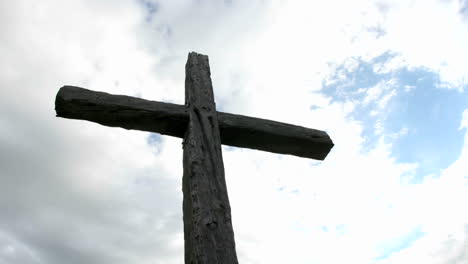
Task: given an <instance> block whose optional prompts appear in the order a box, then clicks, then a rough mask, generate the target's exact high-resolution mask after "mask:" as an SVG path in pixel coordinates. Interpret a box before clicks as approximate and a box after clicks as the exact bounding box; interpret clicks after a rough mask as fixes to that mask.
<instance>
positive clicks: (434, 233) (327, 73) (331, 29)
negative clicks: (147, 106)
mask: <svg viewBox="0 0 468 264" xmlns="http://www.w3.org/2000/svg"><path fill="white" fill-rule="evenodd" d="M0 29H1V30H0V54H2V59H1V60H0V67H1V71H0V101H1V103H0V212H1V213H0V264H59V263H70V264H81V263H88V264H102V263H115V264H130V263H141V264H160V263H164V264H172V263H183V252H184V249H183V223H182V185H181V183H182V145H181V139H179V138H173V137H168V136H160V135H157V134H150V133H147V132H141V131H130V130H125V129H120V128H110V127H105V126H101V125H98V124H95V123H92V122H87V121H81V120H69V119H63V118H57V117H55V110H54V100H55V95H56V93H57V91H58V89H59V88H60V87H61V86H63V85H74V86H80V87H83V88H87V89H91V90H96V91H104V92H107V93H112V94H125V95H130V96H136V97H141V98H145V99H148V100H155V101H163V102H170V103H177V104H183V103H184V94H185V92H184V78H185V72H184V65H185V62H186V59H187V55H188V53H189V52H191V51H195V52H198V53H202V54H206V55H208V56H209V60H210V66H211V73H212V80H213V87H214V93H215V101H216V105H217V109H218V110H219V111H223V112H229V113H235V114H243V115H249V116H254V117H260V118H265V119H272V120H276V121H281V122H286V123H291V124H296V125H300V126H305V127H309V128H314V129H320V130H324V131H327V133H328V134H329V135H330V137H331V138H332V140H333V142H334V143H335V146H334V148H333V149H332V150H331V152H330V154H329V155H328V157H327V158H326V159H325V160H324V161H316V160H310V159H305V158H300V157H294V156H289V155H279V154H274V153H267V152H261V151H255V150H249V149H240V148H233V147H223V158H224V166H225V174H226V181H227V186H228V192H229V199H230V202H231V207H232V221H233V227H234V232H235V239H236V249H237V254H238V259H239V263H244V264H257V263H298V264H300V263H304V264H335V263H363V264H395V263H399V264H401V263H425V264H467V263H468V211H467V210H466V204H467V202H468V94H467V89H468V84H467V83H468V70H467V69H468V49H467V48H466V47H468V1H466V0H355V1H339V0H328V1H293V0H291V1H281V0H271V1H268V0H225V1H220V0H218V1H215V0H164V1H156V0H112V1H111V0H70V1H59V0H43V1H26V0H16V1H1V2H0ZM464 208H465V209H464Z"/></svg>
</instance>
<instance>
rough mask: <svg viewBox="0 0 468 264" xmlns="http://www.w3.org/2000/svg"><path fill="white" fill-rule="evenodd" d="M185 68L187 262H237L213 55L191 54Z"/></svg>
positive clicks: (222, 263)
mask: <svg viewBox="0 0 468 264" xmlns="http://www.w3.org/2000/svg"><path fill="white" fill-rule="evenodd" d="M185 71H186V79H185V101H186V102H185V104H186V105H187V108H188V112H189V116H190V118H189V123H188V126H187V130H186V133H185V136H184V143H183V147H184V159H183V163H184V175H183V179H182V191H183V193H184V203H183V210H184V238H185V263H193V264H235V263H238V262H237V256H236V247H235V243H234V232H233V229H232V223H231V207H230V205H229V199H228V193H227V188H226V181H225V178H224V165H223V156H222V152H221V137H220V134H219V128H218V118H217V113H216V106H215V102H214V96H213V88H212V84H211V77H210V68H209V64H208V56H205V55H200V54H196V53H193V52H192V53H190V54H189V58H188V60H187V64H186V66H185Z"/></svg>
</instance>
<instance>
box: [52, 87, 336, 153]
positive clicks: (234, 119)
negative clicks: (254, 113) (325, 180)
mask: <svg viewBox="0 0 468 264" xmlns="http://www.w3.org/2000/svg"><path fill="white" fill-rule="evenodd" d="M55 110H56V112H57V116H58V117H64V118H70V119H81V120H88V121H92V122H95V123H99V124H101V125H105V126H111V127H121V128H125V129H133V130H142V131H148V132H154V133H159V134H163V135H169V136H174V137H179V138H183V137H184V133H185V130H186V126H187V123H188V121H189V114H188V110H187V106H185V105H178V104H171V103H162V102H156V101H149V100H144V99H140V98H136V97H130V96H125V95H112V94H108V93H104V92H96V91H91V90H88V89H84V88H80V87H75V86H64V87H62V88H60V90H59V92H58V93H57V97H56V99H55ZM217 116H218V122H219V130H220V133H221V143H222V144H224V145H229V146H234V147H241V148H250V149H258V150H263V151H268V152H274V153H280V154H290V155H295V156H299V157H304V158H312V159H317V160H323V159H325V157H326V156H327V155H328V153H329V152H330V150H331V148H332V147H333V142H332V140H331V139H330V137H329V136H328V134H327V133H326V132H324V131H320V130H316V129H310V128H305V127H301V126H295V125H290V124H285V123H281V122H276V121H271V120H266V119H261V118H254V117H248V116H243V115H235V114H229V113H223V112H217Z"/></svg>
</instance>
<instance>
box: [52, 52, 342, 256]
mask: <svg viewBox="0 0 468 264" xmlns="http://www.w3.org/2000/svg"><path fill="white" fill-rule="evenodd" d="M185 72H186V77H185V105H177V104H170V103H161V102H155V101H148V100H144V99H140V98H135V97H129V96H124V95H111V94H107V93H103V92H95V91H90V90H87V89H83V88H79V87H74V86H64V87H62V88H60V90H59V92H58V93H57V97H56V100H55V110H56V112H57V116H58V117H64V118H72V119H82V120H88V121H92V122H96V123H99V124H101V125H105V126H111V127H122V128H125V129H136V130H143V131H149V132H155V133H159V134H163V135H170V136H175V137H180V138H183V139H184V141H183V143H182V144H183V149H184V154H183V166H184V170H183V180H182V191H183V195H184V198H183V218H184V240H185V263H187V264H195V263H196V264H215V263H216V264H232V263H238V262H237V256H236V249H235V243H234V232H233V229H232V223H231V208H230V205H229V199H228V193H227V189H226V181H225V178H224V166H223V158H222V153H221V144H225V145H230V146H235V147H244V148H251V149H258V150H264V151H270V152H275V153H282V154H290V155H296V156H300V157H306V158H312V159H318V160H323V159H325V157H326V156H327V154H328V153H329V152H330V150H331V148H332V147H333V142H332V141H331V139H330V137H329V136H328V134H327V133H326V132H324V131H320V130H315V129H309V128H305V127H300V126H295V125H290V124H285V123H280V122H275V121H270V120H265V119H260V118H254V117H247V116H242V115H234V114H228V113H222V112H217V111H216V106H215V102H214V96H213V88H212V84H211V77H210V76H211V74H210V68H209V63H208V56H206V55H201V54H197V53H195V52H191V53H189V56H188V60H187V64H186V65H185Z"/></svg>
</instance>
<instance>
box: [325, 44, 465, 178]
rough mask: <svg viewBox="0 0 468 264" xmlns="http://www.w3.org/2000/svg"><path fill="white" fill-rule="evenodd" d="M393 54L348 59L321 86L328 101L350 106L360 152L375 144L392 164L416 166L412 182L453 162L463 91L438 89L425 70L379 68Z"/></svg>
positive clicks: (437, 82)
mask: <svg viewBox="0 0 468 264" xmlns="http://www.w3.org/2000/svg"><path fill="white" fill-rule="evenodd" d="M396 56H397V55H396V54H392V53H384V54H383V55H381V56H379V57H377V58H375V59H373V60H371V61H370V62H366V61H363V60H361V59H360V58H352V59H350V60H351V62H347V63H345V64H343V65H339V66H337V67H336V70H335V74H334V75H333V76H331V78H330V79H329V80H327V81H324V82H323V88H324V89H323V92H324V93H325V94H326V95H327V96H329V97H330V98H331V99H332V102H353V103H354V104H355V105H356V108H355V110H354V111H353V112H352V113H350V114H349V116H348V118H349V119H351V120H355V121H358V122H359V123H361V124H362V125H363V134H362V136H363V137H364V139H365V144H364V150H363V151H368V150H371V149H373V148H374V147H375V146H376V144H377V143H378V142H379V140H381V139H383V140H384V142H386V143H390V144H392V156H393V157H394V158H396V160H397V161H398V162H402V163H418V164H419V167H418V169H417V170H416V172H415V175H414V177H413V180H412V181H413V182H414V183H418V182H420V181H421V180H422V179H423V177H425V176H427V175H431V174H432V175H437V174H439V172H440V171H441V170H443V169H445V168H447V167H448V166H449V165H450V164H451V163H453V162H454V161H455V160H456V159H457V157H459V155H460V153H461V150H462V147H463V139H464V133H465V131H464V129H463V130H460V129H459V126H460V122H461V119H462V113H463V110H464V109H465V108H467V106H468V96H467V93H466V92H460V91H458V90H455V89H445V88H439V87H440V84H441V81H440V78H439V76H438V74H437V73H434V72H432V71H430V70H428V69H425V68H415V69H408V68H399V69H396V70H393V71H383V70H382V68H383V66H385V65H386V64H387V63H389V62H390V61H391V60H392V59H394V58H395V57H396Z"/></svg>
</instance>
